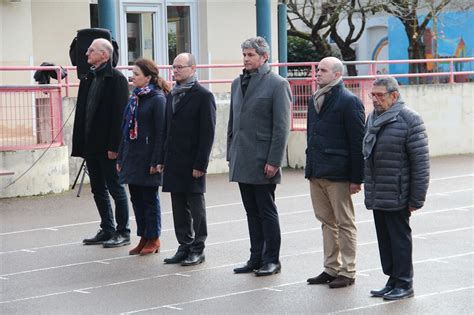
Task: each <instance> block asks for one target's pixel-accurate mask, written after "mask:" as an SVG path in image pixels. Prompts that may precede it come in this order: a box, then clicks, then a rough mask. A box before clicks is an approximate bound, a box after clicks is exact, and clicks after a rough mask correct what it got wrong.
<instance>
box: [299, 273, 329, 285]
mask: <svg viewBox="0 0 474 315" xmlns="http://www.w3.org/2000/svg"><path fill="white" fill-rule="evenodd" d="M335 279H336V277H333V276H331V275H330V274H328V273H326V272H324V271H323V272H321V274H320V275H319V276H317V277H314V278H309V279H308V280H306V281H308V284H327V283H330V282H331V281H333V280H335Z"/></svg>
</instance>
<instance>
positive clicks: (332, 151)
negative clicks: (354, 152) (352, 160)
mask: <svg viewBox="0 0 474 315" xmlns="http://www.w3.org/2000/svg"><path fill="white" fill-rule="evenodd" d="M324 153H327V154H334V155H342V156H349V152H348V151H347V150H344V149H324Z"/></svg>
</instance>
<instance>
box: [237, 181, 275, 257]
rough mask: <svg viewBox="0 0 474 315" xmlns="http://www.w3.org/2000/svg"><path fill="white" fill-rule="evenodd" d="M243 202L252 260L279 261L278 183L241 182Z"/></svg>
mask: <svg viewBox="0 0 474 315" xmlns="http://www.w3.org/2000/svg"><path fill="white" fill-rule="evenodd" d="M239 188H240V194H241V196H242V202H243V204H244V207H245V211H246V212H247V223H248V227H249V235H250V261H251V262H252V263H255V264H259V263H265V264H267V263H277V262H278V261H279V259H280V245H281V233H280V222H279V220H278V212H277V207H276V205H275V189H276V185H274V184H268V185H250V184H242V183H239Z"/></svg>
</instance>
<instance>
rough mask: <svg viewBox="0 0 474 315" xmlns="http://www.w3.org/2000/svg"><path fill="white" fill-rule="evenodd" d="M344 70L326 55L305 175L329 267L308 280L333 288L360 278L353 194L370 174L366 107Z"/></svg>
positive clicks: (311, 117)
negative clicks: (366, 164) (348, 83)
mask: <svg viewBox="0 0 474 315" xmlns="http://www.w3.org/2000/svg"><path fill="white" fill-rule="evenodd" d="M343 70H344V67H343V64H342V62H341V61H340V60H339V59H337V58H334V57H327V58H324V59H322V60H321V61H320V63H319V64H318V71H317V75H316V80H317V82H318V86H319V87H318V90H317V91H316V93H314V95H313V97H312V98H311V99H310V102H309V104H308V131H307V141H308V147H307V149H306V168H305V177H306V178H308V179H309V181H310V193H311V201H312V203H313V209H314V213H315V215H316V218H317V219H318V220H319V221H321V223H322V232H323V243H324V245H323V246H324V270H323V272H322V273H321V274H320V275H318V276H317V277H314V278H309V279H308V283H309V284H327V283H329V287H330V288H341V287H346V286H349V285H352V284H354V281H355V274H356V262H355V259H356V246H357V244H356V234H357V229H356V225H355V213H354V205H353V203H352V199H351V195H352V194H355V193H357V192H359V191H360V189H361V183H362V180H363V172H364V160H363V157H362V138H363V136H364V118H365V115H364V107H363V105H362V102H361V101H360V100H359V98H357V97H356V96H355V95H354V94H352V93H351V92H350V91H348V90H347V89H346V88H345V87H344V83H343V82H342V73H343Z"/></svg>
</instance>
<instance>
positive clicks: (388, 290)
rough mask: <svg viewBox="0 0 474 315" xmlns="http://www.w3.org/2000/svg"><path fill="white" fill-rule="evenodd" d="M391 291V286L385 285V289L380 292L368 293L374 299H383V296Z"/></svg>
mask: <svg viewBox="0 0 474 315" xmlns="http://www.w3.org/2000/svg"><path fill="white" fill-rule="evenodd" d="M392 289H393V286H391V285H386V286H385V287H383V288H382V289H380V290H372V291H370V294H371V295H372V296H374V297H383V296H384V295H385V294H387V293H388V292H390V291H392Z"/></svg>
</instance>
